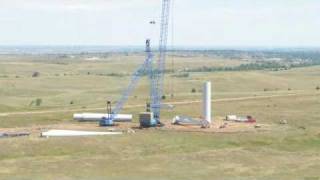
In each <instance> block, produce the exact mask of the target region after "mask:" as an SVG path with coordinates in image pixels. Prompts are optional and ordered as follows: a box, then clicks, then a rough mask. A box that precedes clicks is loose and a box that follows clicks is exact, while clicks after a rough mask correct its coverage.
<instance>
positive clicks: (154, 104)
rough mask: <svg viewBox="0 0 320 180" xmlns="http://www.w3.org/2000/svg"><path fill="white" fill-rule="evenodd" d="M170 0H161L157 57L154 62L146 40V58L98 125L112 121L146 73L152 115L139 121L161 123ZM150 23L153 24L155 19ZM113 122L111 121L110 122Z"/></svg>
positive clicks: (151, 124) (106, 124)
mask: <svg viewBox="0 0 320 180" xmlns="http://www.w3.org/2000/svg"><path fill="white" fill-rule="evenodd" d="M170 3H171V0H162V12H161V25H160V41H159V58H158V60H157V62H154V61H153V59H154V55H153V53H152V51H151V45H150V42H151V40H150V39H147V40H146V54H147V55H146V59H145V61H144V63H143V64H142V65H141V66H140V67H139V68H138V69H137V70H136V71H135V72H134V73H133V74H132V77H131V82H130V84H129V86H128V87H127V89H126V90H125V91H124V92H123V94H122V96H121V98H120V100H119V101H118V102H117V103H116V105H115V108H114V109H113V110H112V111H111V116H110V117H106V118H104V119H103V120H101V121H100V122H99V124H100V126H109V125H110V122H113V120H114V117H115V115H117V114H118V113H119V112H120V111H121V110H122V109H123V106H124V104H125V103H126V102H127V100H128V98H129V96H130V95H131V94H132V92H133V90H134V89H135V87H136V86H137V83H138V81H139V80H140V78H141V77H142V76H143V75H145V74H146V73H147V74H148V76H149V79H150V111H151V115H152V116H153V117H151V118H150V121H149V122H151V123H149V124H148V123H147V124H145V123H141V126H153V124H154V123H153V122H156V124H157V125H161V122H160V113H161V108H162V107H163V105H162V98H163V94H164V93H163V84H164V73H165V61H166V52H167V40H168V27H169V13H170ZM150 24H155V21H153V22H152V23H151V22H150ZM111 124H113V123H111Z"/></svg>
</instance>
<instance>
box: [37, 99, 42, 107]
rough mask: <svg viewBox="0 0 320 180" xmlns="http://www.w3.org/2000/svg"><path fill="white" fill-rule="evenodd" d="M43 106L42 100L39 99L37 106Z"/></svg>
mask: <svg viewBox="0 0 320 180" xmlns="http://www.w3.org/2000/svg"><path fill="white" fill-rule="evenodd" d="M41 104H42V99H40V98H38V99H36V106H41Z"/></svg>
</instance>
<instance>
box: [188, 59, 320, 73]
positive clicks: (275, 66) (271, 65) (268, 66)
mask: <svg viewBox="0 0 320 180" xmlns="http://www.w3.org/2000/svg"><path fill="white" fill-rule="evenodd" d="M315 65H320V61H319V62H301V63H292V64H287V63H285V64H283V63H279V62H275V61H271V62H267V61H265V62H259V63H248V64H241V65H239V66H234V67H208V66H202V67H198V68H192V69H185V70H184V72H219V71H250V70H274V71H279V70H288V69H291V68H298V67H308V66H315Z"/></svg>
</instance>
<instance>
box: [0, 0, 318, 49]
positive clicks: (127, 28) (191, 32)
mask: <svg viewBox="0 0 320 180" xmlns="http://www.w3.org/2000/svg"><path fill="white" fill-rule="evenodd" d="M319 12H320V1H319V0H173V3H172V11H171V18H170V19H171V24H170V30H169V44H171V45H175V46H215V47H220V46H223V47H235V46H237V47H241V46H245V47H248V46H249V47H251V46H252V47H256V46H263V47H282V46H284V47H318V46H320V16H319ZM160 13H161V0H0V23H1V25H0V45H118V46H136V45H144V42H145V39H146V38H151V39H152V42H153V43H154V44H158V39H159V26H160V25H159V22H160ZM151 20H155V21H156V22H157V23H156V25H150V24H149V23H148V22H149V21H151ZM172 22H173V23H172Z"/></svg>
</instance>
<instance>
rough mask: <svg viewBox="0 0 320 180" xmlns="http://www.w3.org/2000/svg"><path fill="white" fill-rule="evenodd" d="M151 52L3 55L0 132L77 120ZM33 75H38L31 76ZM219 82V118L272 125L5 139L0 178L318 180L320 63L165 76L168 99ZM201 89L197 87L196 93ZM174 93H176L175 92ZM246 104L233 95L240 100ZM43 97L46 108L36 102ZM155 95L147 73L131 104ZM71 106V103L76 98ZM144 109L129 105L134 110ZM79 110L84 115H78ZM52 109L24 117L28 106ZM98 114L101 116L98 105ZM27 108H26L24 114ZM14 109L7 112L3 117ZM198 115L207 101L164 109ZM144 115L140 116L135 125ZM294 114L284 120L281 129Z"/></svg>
mask: <svg viewBox="0 0 320 180" xmlns="http://www.w3.org/2000/svg"><path fill="white" fill-rule="evenodd" d="M143 58H144V56H139V55H132V56H121V55H115V56H111V57H107V58H104V59H101V60H100V61H88V60H85V59H81V58H78V59H59V58H57V59H52V58H51V57H47V56H16V57H11V56H0V132H1V131H5V130H7V129H10V130H11V129H13V128H19V129H21V128H22V129H23V128H25V129H28V128H33V127H41V126H44V127H46V126H48V125H61V126H62V127H63V125H68V124H79V123H77V122H74V121H73V120H72V114H73V113H74V112H69V110H76V111H75V112H84V111H90V112H94V111H93V110H88V109H91V108H93V109H94V108H103V107H104V106H105V102H106V101H107V100H112V101H116V100H117V99H118V98H119V97H120V95H121V91H122V90H123V88H124V87H126V85H127V84H128V82H129V80H130V73H131V72H133V70H134V69H135V68H136V67H137V66H138V65H139V64H140V63H141V62H142V60H143ZM242 63H247V62H246V61H240V60H228V59H227V60H226V59H215V58H209V57H192V58H190V57H189V58H188V57H177V58H176V59H175V64H174V67H172V66H171V65H170V64H169V65H168V68H174V69H175V70H176V72H178V71H179V70H182V69H185V68H194V67H200V66H201V65H203V64H206V65H210V66H217V67H218V66H236V65H239V64H242ZM34 72H39V73H40V76H39V77H36V78H32V74H33V73H34ZM208 80H209V81H212V83H213V100H214V103H213V112H214V117H215V118H219V117H224V116H225V115H227V114H239V115H248V114H250V115H253V116H254V117H256V118H257V120H258V123H261V124H268V125H270V127H272V128H271V129H270V130H268V131H255V132H251V133H249V132H238V133H196V132H174V131H163V130H155V129H150V130H143V131H137V132H136V133H135V134H124V135H122V136H114V137H92V138H50V139H45V138H39V137H38V136H35V135H33V136H30V137H23V138H10V139H0V179H3V180H8V179H14V180H20V179H21V180H24V179H33V180H37V179H39V180H42V179H48V180H56V179H61V180H69V179H70V180H71V179H77V180H82V179H83V180H84V179H97V180H98V179H99V180H100V179H115V180H120V179H137V180H138V179H139V180H140V179H156V180H163V179H172V180H176V179H181V180H182V179H183V180H186V179H187V180H188V179H190V180H191V179H208V180H209V179H210V180H212V179H217V180H231V179H243V180H248V179H249V180H250V179H252V180H253V179H262V180H270V179H272V180H273V179H274V180H292V179H296V180H301V179H302V180H303V179H306V180H308V179H310V180H319V179H320V173H319V169H320V129H319V127H320V111H319V109H320V91H319V90H318V91H317V90H316V87H317V86H318V85H320V67H319V66H314V67H306V68H296V69H291V70H286V71H247V72H244V71H241V72H215V73H190V74H189V77H175V76H173V74H167V75H166V85H165V88H166V95H167V99H166V102H180V101H192V100H201V96H202V95H201V88H202V84H203V82H205V81H208ZM193 88H195V89H196V91H197V92H196V93H192V92H191V90H192V89H193ZM171 93H173V94H174V97H173V98H171V97H170V94H171ZM241 97H243V100H241V99H238V100H232V99H233V98H241ZM36 99H41V100H42V103H41V105H40V106H36V105H34V103H33V104H32V103H31V102H32V101H36ZM146 101H148V81H147V78H143V79H142V80H141V82H140V83H139V86H138V87H137V89H136V91H135V92H134V94H133V95H132V97H131V98H130V100H129V102H128V103H127V105H136V104H139V105H143V104H145V102H146ZM71 102H72V103H71ZM143 109H144V108H125V109H124V113H133V114H134V115H137V114H138V113H139V112H140V111H143ZM77 110H79V111H77ZM40 111H50V112H48V113H39V114H27V113H25V114H24V113H21V112H40ZM96 112H101V110H99V111H98V110H97V111H96ZM17 113H21V114H17ZM5 114H7V115H5ZM178 114H183V115H189V116H193V117H199V116H200V115H201V104H200V103H193V104H183V105H177V106H176V107H175V109H174V110H173V111H166V110H164V111H163V120H165V121H170V120H171V119H172V118H173V117H174V116H175V115H178ZM136 120H137V119H135V121H136ZM280 120H287V121H288V124H287V125H280V124H279V121H280Z"/></svg>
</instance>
